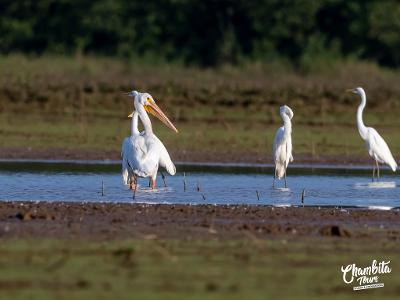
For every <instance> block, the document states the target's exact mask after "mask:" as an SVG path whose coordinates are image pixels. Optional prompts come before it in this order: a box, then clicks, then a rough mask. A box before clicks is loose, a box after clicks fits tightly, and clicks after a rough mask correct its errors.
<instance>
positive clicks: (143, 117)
mask: <svg viewBox="0 0 400 300" xmlns="http://www.w3.org/2000/svg"><path fill="white" fill-rule="evenodd" d="M136 110H137V111H138V114H139V118H140V121H142V124H143V127H144V131H145V132H146V134H147V135H152V134H153V127H152V126H151V121H150V118H149V116H148V115H147V112H146V110H145V109H144V107H143V105H138V107H137V108H136Z"/></svg>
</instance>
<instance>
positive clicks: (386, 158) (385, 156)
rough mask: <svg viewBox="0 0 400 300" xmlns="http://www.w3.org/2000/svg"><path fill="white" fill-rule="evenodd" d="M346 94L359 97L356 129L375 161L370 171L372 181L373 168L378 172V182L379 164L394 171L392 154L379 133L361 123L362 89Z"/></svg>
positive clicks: (373, 177) (363, 94)
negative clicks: (385, 165) (387, 166)
mask: <svg viewBox="0 0 400 300" xmlns="http://www.w3.org/2000/svg"><path fill="white" fill-rule="evenodd" d="M347 91H348V92H352V93H354V94H357V95H360V97H361V104H360V105H359V106H358V109H357V127H358V132H359V133H360V135H361V138H362V139H363V140H364V141H365V145H366V147H367V150H368V153H369V155H370V156H371V157H372V159H373V160H375V165H374V166H373V170H372V181H374V179H375V166H376V168H377V171H378V174H377V175H378V176H377V177H378V180H379V176H380V175H379V163H382V164H387V165H389V166H390V168H391V169H392V170H393V172H395V171H396V168H397V163H396V161H395V160H394V158H393V155H392V153H391V152H390V150H389V147H388V145H387V144H386V142H385V141H384V139H383V138H382V137H381V136H380V135H379V133H378V132H377V131H376V130H375V129H374V128H372V127H366V126H365V125H364V122H363V118H362V114H363V110H364V108H365V105H366V103H367V96H366V95H365V91H364V89H363V88H361V87H358V88H355V89H348V90H347Z"/></svg>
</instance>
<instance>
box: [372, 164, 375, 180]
mask: <svg viewBox="0 0 400 300" xmlns="http://www.w3.org/2000/svg"><path fill="white" fill-rule="evenodd" d="M374 179H375V164H374V165H372V182H374Z"/></svg>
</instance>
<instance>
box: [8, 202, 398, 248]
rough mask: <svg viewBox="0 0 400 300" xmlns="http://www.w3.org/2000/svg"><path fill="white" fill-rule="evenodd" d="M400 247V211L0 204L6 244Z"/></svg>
mask: <svg viewBox="0 0 400 300" xmlns="http://www.w3.org/2000/svg"><path fill="white" fill-rule="evenodd" d="M39 237H40V238H56V239H80V238H82V239H92V240H114V239H126V238H133V239H179V240H181V239H183V240H191V239H198V238H203V239H210V238H215V239H241V238H249V237H250V238H260V239H271V238H272V239H276V238H278V239H281V238H282V239H288V238H294V239H296V238H304V237H311V238H317V239H319V238H341V239H346V240H360V239H363V240H369V241H371V242H373V241H377V240H382V241H384V240H388V241H389V240H390V241H400V210H398V209H395V210H390V211H380V210H367V209H352V208H347V209H341V208H318V207H305V208H302V207H270V206H246V205H230V206H227V205H219V206H215V205H164V204H159V205H148V204H111V203H107V204H106V203H65V202H59V203H49V202H39V203H33V202H0V238H39Z"/></svg>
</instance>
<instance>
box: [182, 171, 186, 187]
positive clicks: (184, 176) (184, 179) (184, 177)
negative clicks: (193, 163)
mask: <svg viewBox="0 0 400 300" xmlns="http://www.w3.org/2000/svg"><path fill="white" fill-rule="evenodd" d="M183 191H184V192H186V173H185V172H183Z"/></svg>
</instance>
